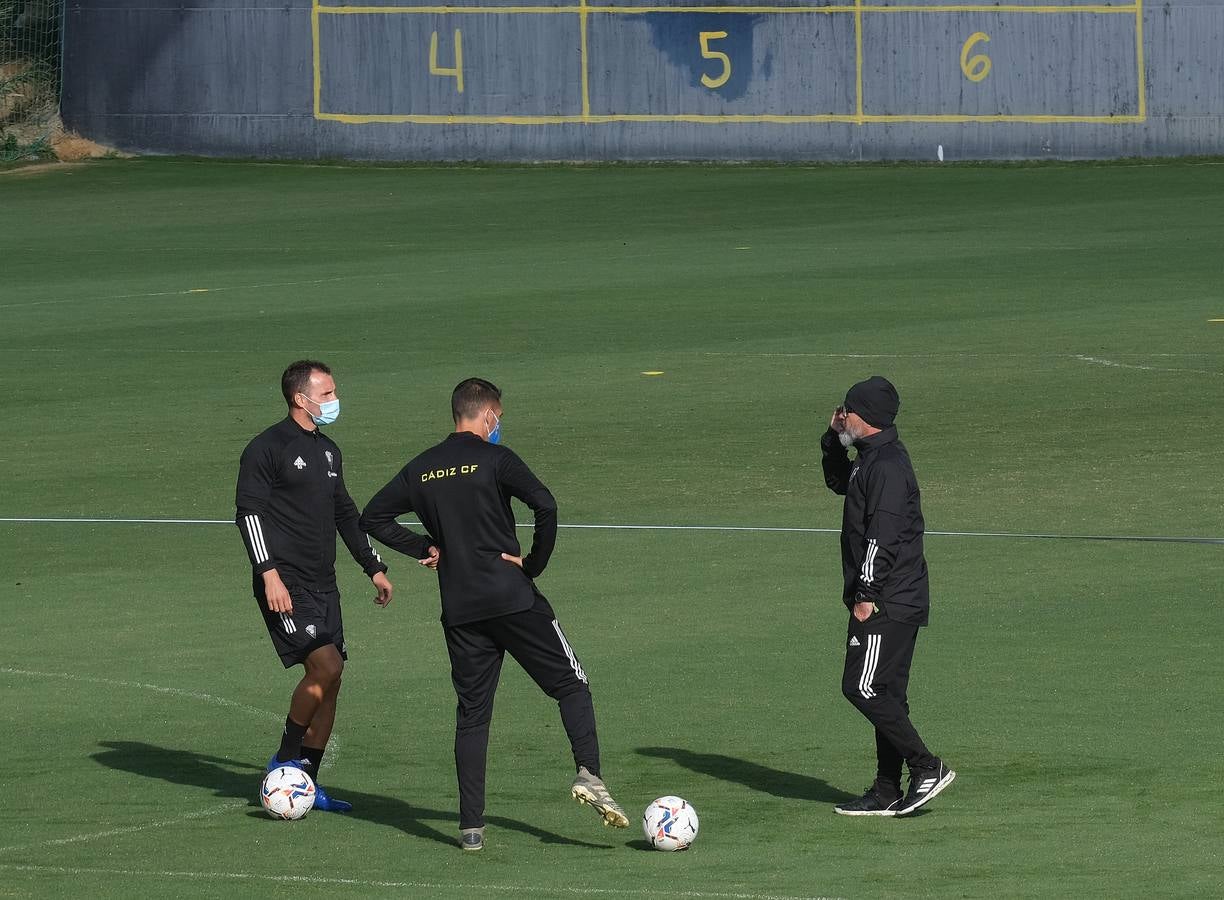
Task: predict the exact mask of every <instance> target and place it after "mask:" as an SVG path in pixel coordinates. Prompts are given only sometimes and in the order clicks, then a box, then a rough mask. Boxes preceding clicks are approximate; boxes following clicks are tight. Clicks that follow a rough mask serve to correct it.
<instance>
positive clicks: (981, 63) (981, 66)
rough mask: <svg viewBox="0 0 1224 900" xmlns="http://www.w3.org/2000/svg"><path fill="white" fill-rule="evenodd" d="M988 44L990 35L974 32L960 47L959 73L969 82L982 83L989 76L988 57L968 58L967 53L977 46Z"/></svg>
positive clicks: (981, 54) (983, 55) (981, 55)
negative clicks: (963, 74)
mask: <svg viewBox="0 0 1224 900" xmlns="http://www.w3.org/2000/svg"><path fill="white" fill-rule="evenodd" d="M988 43H990V35H988V34H983V33H982V32H980V31H975V32H974V33H973V34H971V35H969V40H967V41H965V46H963V47H961V60H960V62H961V71H962V72H964V73H965V77H966V78H968V79H969V80H970V81H983V80H984V79H985V78H986V76H987V75H989V74H990V57H989V56H987V55H986V54H985V53H979V54H978V55H977V56H973V57H970V56H969V51H970V50H972V49H973V48H974V47H975V46H976V45H978V44H988Z"/></svg>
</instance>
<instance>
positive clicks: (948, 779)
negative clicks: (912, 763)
mask: <svg viewBox="0 0 1224 900" xmlns="http://www.w3.org/2000/svg"><path fill="white" fill-rule="evenodd" d="M955 780H956V773H955V772H953V771H952V770H951V769H949V770H948V774H947V775H945V776H944V777H943V778H941V779H939V783H938V784H936V785H935V787H933V788H931V789H930V791H928V792H927V794H926V796H925V797H922V798H921V799H919V800H918V802H917V803H915V804H914V805H913V806H909V807H903V808H902V809H899V810H897V815H898V816H908V815H909V814H910V813H912V812H915V811H916V810H919V809H921V808H922V807H924V806H926V805H927V804H928V803H930V802H931V801H932V800H934V799H935V798H936V797H938V796H939V795H940V794H941V793H942V792H943V789H944V788H946V787H947V786H948V785H950V784H951V783H952V782H953V781H955Z"/></svg>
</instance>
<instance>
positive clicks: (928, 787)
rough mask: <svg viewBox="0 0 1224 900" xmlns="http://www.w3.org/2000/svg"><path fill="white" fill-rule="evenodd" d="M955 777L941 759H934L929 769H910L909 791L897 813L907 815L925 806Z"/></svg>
mask: <svg viewBox="0 0 1224 900" xmlns="http://www.w3.org/2000/svg"><path fill="white" fill-rule="evenodd" d="M955 778H956V773H955V772H953V771H952V770H951V769H949V768H948V767H947V766H946V765H944V762H943V760H936V762H935V765H934V767H932V768H930V769H910V783H909V793H907V794H906V795H905V799H904V800H903V801H901V806H900V807H899V808H898V809H897V815H899V816H908V815H909V814H910V813H912V812H914V811H915V810H917V809H918V808H919V807H921V806H925V805H926V804H927V803H929V802H930V801H932V800H934V799H935V798H936V797H937V796H938V795H939V794H940V793H941V792H942V791H943V789H944V788H946V787H947V786H948V785H950V784H951V783H952V781H953V779H955Z"/></svg>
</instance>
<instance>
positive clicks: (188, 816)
mask: <svg viewBox="0 0 1224 900" xmlns="http://www.w3.org/2000/svg"><path fill="white" fill-rule="evenodd" d="M249 805H250V801H249V800H227V801H225V802H224V803H222V804H221V805H220V806H214V807H212V808H211V809H205V810H196V811H195V812H189V813H183V815H181V816H175V817H174V818H172V819H163V820H162V821H160V822H146V823H144V824H142V825H126V826H123V827H121V828H110V829H108V830H106V831H94V832H90V833H89V834H76V835H73V836H72V837H66V838H56V839H55V840H52V841H35V842H34V843H33V844H15V845H13V846H11V847H0V853H17V852H18V851H21V850H42V849H44V848H46V847H63V846H64V845H65V844H80V843H84V842H85V841H96V840H98V839H100V838H108V837H118V836H120V835H124V834H135V833H137V832H140V831H148V830H149V829H151V828H168V827H170V826H171V825H178V824H179V823H180V822H190V821H192V820H193V819H206V818H208V817H209V816H215V815H219V814H220V813H223V812H230V811H232V810H236V809H241V808H242V807H244V806H249ZM3 867H4V866H3V864H0V868H3Z"/></svg>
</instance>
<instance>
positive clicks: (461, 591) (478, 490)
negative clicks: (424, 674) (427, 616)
mask: <svg viewBox="0 0 1224 900" xmlns="http://www.w3.org/2000/svg"><path fill="white" fill-rule="evenodd" d="M511 497H517V498H518V499H519V500H521V501H523V502H524V503H526V504H527V505H528V506H529V507H530V508H531V510H532V511H533V512H534V513H535V539H534V541H533V542H532V545H531V552H530V553H529V554H527V556H526V558H524V559H523V568H522V569H520V568H519V567H518V566H516V565H514V564H513V563H510V562H507V561H506V560H504V559H502V558H501V555H502V554H503V553H509V554H510V555H511V556H519V555H520V551H519V542H518V536H517V535H516V534H515V531H514V515H513V513H512V512H511V510H510V498H511ZM407 512H412V513H416V515H417V517H418V518H419V519H420V520H421V524H422V525H424V526H425V530H426V531H428V532H429V535H430V537H431V538H432V543H433V544H436V545H437V547H438V550H439V551H440V552H441V554H442V560H441V562H440V563H439V565H438V586H439V589H440V591H441V593H442V623H443V624H444V625H463V624H466V623H468V622H479V621H481V620H482V619H491V618H494V617H495V616H504V615H508V614H509V613H516V612H522V611H524V610H527V609H530V608H531V607H532V606H533V605H534V603H535V599H536V596H537V595H538V593H537V591H536V588H535V584H534V583H533V581H532V579H534V578H536V577H538V576H539V574H540V573H541V572H543V571H544V567H545V566H546V565H548V558H549V557H550V556H551V555H552V552H553V547H554V546H555V545H556V543H557V502H556V501H555V500H554V499H553V496H552V494H551V493H549V491H548V488H546V487H544V485H543V484H542V483H541V482H540V479H538V478H536V477H535V475H533V474H532V472H531V470H530V469H529V468H527V464H526V463H524V462H523V461H522V460H521V459H519V458H518V456H517V455H516V454H515V453H514V451H513V450H510V449H508V448H507V447H503V446H500V445H497V444H490V443H488V442H486V441H484V440H482V439H481V438H479V437H477V436H476V435H474V434H470V433H467V432H457V433H455V434H452V435H450V436H449V437H448V438H447V439H446V440H444V441H443V442H442V443H440V444H438V445H437V446H434V447H431V448H430V449H428V450H426V451H425V452H424V453H422V454H421V455H420V456H418V457H416V458H415V459H413V460H412V461H411V462H409V463H408V465H406V466H404V468H403V469H401V470H400V473H399V474H398V475H396V476H395V477H394V478H392V479H391V481H389V482H388V483H387V485H386V486H385V487H384V488H383V489H382V490H381V491H379V492H378V493H377V494H375V495H374V498H373V499H372V500H371V501H370V502H369V504H367V505H366V508H365V510H364V511H363V512H362V514H361V527H362V529H363V530H364V531H365V532H366V533H368V534H369V535H371V536H372V537H374V538H376V539H377V540H379V541H381V542H382V543H384V544H386V545H387V546H388V547H390V548H392V549H393V550H398V551H400V552H401V553H406V554H408V555H409V556H414V557H416V558H417V559H422V558H424V557H425V556H427V555H428V548H429V544H430V542H429V541H426V542H425V543H424V546H423V547H422V543H421V541H422V538H421V536H420V535H417V534H414V533H413V532H411V531H409V530H408V529H407V528H404V527H403V526H402V525H399V524H398V523H397V522H396V521H395V517H396V516H399V515H403V514H404V513H407Z"/></svg>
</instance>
